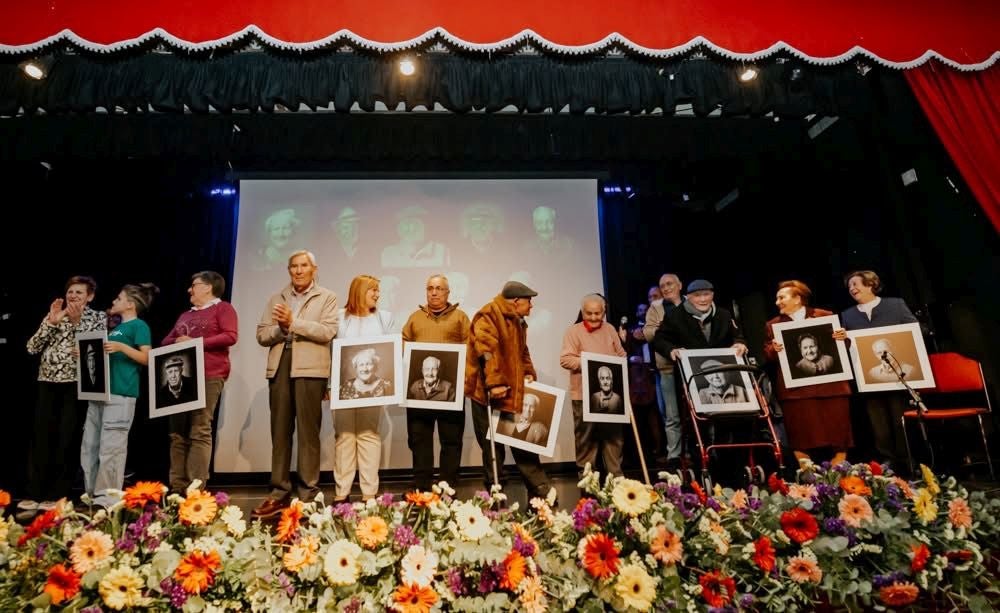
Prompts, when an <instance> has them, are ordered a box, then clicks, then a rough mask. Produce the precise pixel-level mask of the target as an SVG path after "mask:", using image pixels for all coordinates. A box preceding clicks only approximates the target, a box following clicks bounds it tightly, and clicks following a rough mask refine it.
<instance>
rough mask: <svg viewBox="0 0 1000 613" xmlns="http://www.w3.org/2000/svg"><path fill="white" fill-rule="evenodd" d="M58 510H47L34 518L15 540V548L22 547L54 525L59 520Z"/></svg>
mask: <svg viewBox="0 0 1000 613" xmlns="http://www.w3.org/2000/svg"><path fill="white" fill-rule="evenodd" d="M58 509H59V507H55V508H52V509H49V510H48V511H46V512H44V513H42V514H41V515H39V516H38V517H36V518H35V520H34V521H32V522H31V524H30V525H29V526H28V528H27V529H26V530H25V531H24V534H22V535H21V536H20V538H18V539H17V546H18V547H20V546H21V545H24V544H25V543H27V542H28V541H30V540H31V539H33V538H35V537H37V536H39V535H40V534H41V533H42V532H45V531H46V530H48V529H49V528H51V527H52V526H54V525H56V519H58V518H59V511H58Z"/></svg>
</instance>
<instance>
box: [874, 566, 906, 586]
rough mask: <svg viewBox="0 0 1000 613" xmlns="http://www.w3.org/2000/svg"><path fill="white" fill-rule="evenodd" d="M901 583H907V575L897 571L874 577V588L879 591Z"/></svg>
mask: <svg viewBox="0 0 1000 613" xmlns="http://www.w3.org/2000/svg"><path fill="white" fill-rule="evenodd" d="M901 581H906V574H905V573H902V572H900V571H898V570H897V571H895V572H891V573H889V574H888V575H875V576H874V577H872V587H874V588H876V589H878V588H882V587H885V586H887V585H892V584H893V583H897V582H901Z"/></svg>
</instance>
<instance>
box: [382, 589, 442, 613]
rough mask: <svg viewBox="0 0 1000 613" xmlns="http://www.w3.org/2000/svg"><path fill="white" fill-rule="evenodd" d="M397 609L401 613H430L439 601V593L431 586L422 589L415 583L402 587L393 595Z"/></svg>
mask: <svg viewBox="0 0 1000 613" xmlns="http://www.w3.org/2000/svg"><path fill="white" fill-rule="evenodd" d="M392 600H393V602H394V603H395V607H394V608H395V609H396V610H397V611H400V612H401V613H428V611H430V610H431V607H433V606H434V605H435V604H437V601H438V595H437V592H435V591H434V590H433V589H431V587H430V586H426V587H420V586H419V585H417V584H415V583H411V584H410V585H401V586H399V587H397V588H396V591H395V592H393V593H392Z"/></svg>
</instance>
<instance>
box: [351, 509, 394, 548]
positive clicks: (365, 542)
mask: <svg viewBox="0 0 1000 613" xmlns="http://www.w3.org/2000/svg"><path fill="white" fill-rule="evenodd" d="M354 534H355V535H357V537H358V542H359V543H361V546H362V547H364V548H366V549H374V548H375V547H377V546H379V545H381V544H382V543H384V542H385V539H387V538H388V537H389V526H388V525H387V524H386V523H385V520H384V519H382V518H381V517H377V516H376V517H366V518H364V519H362V520H361V521H360V522H358V526H357V528H355V529H354Z"/></svg>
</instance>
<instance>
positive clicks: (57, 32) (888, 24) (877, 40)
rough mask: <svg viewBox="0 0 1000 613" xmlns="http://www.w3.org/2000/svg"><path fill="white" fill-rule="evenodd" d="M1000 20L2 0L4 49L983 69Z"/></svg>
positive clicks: (686, 1) (659, 2)
mask: <svg viewBox="0 0 1000 613" xmlns="http://www.w3.org/2000/svg"><path fill="white" fill-rule="evenodd" d="M997 23H1000V2H997V1H996V0H952V1H951V2H941V1H940V0H908V1H907V2H872V1H870V0H869V1H862V0H836V1H829V0H828V1H826V2H803V1H802V0H767V1H766V2H746V1H745V0H615V1H614V2H609V1H608V0H548V1H546V2H538V1H537V0H509V1H507V2H469V1H468V0H462V1H461V2H459V1H456V0H381V1H380V2H375V3H373V2H371V1H370V0H286V1H285V2H274V1H273V0H212V1H211V2H206V1H204V0H143V1H142V2H135V1H134V0H45V1H42V0H4V1H3V2H2V3H0V53H28V52H32V51H36V50H38V49H40V48H41V47H43V46H44V45H45V43H46V42H51V41H52V40H59V39H68V40H73V41H75V42H76V43H77V44H81V45H83V46H84V47H87V48H91V49H94V50H103V51H108V50H117V49H127V48H129V47H132V46H134V45H135V44H136V42H137V41H136V39H138V38H142V37H150V36H154V35H161V36H163V37H165V38H167V39H168V40H170V42H171V44H173V45H175V46H178V47H182V48H193V47H200V48H214V47H218V46H220V45H222V44H224V43H225V42H226V41H225V40H223V39H226V38H227V37H232V36H234V35H237V33H239V32H241V31H244V30H245V29H246V28H248V27H249V26H255V27H256V28H257V33H258V34H261V35H262V36H264V38H265V41H266V42H267V44H269V45H271V46H275V47H297V48H309V47H310V46H316V45H317V44H319V43H320V42H321V41H324V39H330V38H331V37H332V38H336V36H337V35H338V34H339V35H341V36H342V35H345V34H346V33H347V32H348V31H349V32H350V33H351V34H352V35H353V38H354V40H355V42H356V43H357V44H363V45H366V46H369V47H371V48H377V49H382V50H392V49H401V48H407V47H413V46H414V45H416V44H419V43H420V42H422V41H423V40H426V38H428V37H429V36H431V35H433V34H434V33H435V29H436V28H442V29H443V30H445V31H447V33H448V34H447V37H448V38H450V39H451V41H452V42H453V43H454V44H457V45H460V46H464V47H468V48H476V49H481V50H487V49H507V48H510V47H511V46H514V45H516V44H518V43H519V42H522V41H523V40H524V36H527V35H522V33H524V32H525V31H526V30H531V31H532V32H533V33H534V34H533V37H534V38H535V40H537V41H539V42H540V44H541V45H542V46H543V47H544V48H546V49H548V50H550V51H557V52H558V51H561V52H582V51H584V52H585V51H587V50H589V49H593V48H602V47H604V46H606V45H607V43H608V42H609V41H607V40H606V39H607V38H608V37H610V36H612V35H617V40H618V41H620V42H622V43H623V44H626V45H629V46H632V47H633V50H634V51H635V52H638V53H650V54H654V55H675V54H677V53H683V52H684V51H686V50H687V49H688V48H690V46H691V45H692V44H695V43H704V44H706V45H708V46H709V47H714V49H715V50H716V51H717V52H719V53H723V54H724V55H726V56H729V57H733V58H734V59H737V60H739V59H748V58H750V57H763V56H767V55H770V54H773V53H774V52H775V51H778V50H781V49H783V48H785V49H794V50H796V51H797V54H798V55H799V56H801V57H805V58H809V59H810V60H811V61H813V62H816V63H839V62H843V61H845V60H846V59H847V58H849V57H850V56H852V55H853V54H855V53H857V52H858V50H859V49H863V50H865V51H866V52H867V53H869V54H871V55H873V56H876V57H878V58H879V59H880V60H882V61H883V62H884V63H885V64H887V65H890V66H893V67H896V68H909V67H913V66H915V65H917V64H920V63H923V62H925V61H926V60H927V58H928V57H929V56H930V55H932V54H931V50H933V52H934V53H936V54H938V55H939V56H941V57H943V58H945V61H946V62H947V63H949V64H951V65H961V66H965V67H968V68H976V69H981V68H984V67H986V66H987V65H989V64H990V63H992V62H995V61H996V60H997V59H998V58H1000V52H998V50H1000V39H998V37H997ZM158 29H159V30H158ZM519 35H521V36H519Z"/></svg>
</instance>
